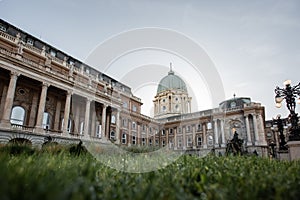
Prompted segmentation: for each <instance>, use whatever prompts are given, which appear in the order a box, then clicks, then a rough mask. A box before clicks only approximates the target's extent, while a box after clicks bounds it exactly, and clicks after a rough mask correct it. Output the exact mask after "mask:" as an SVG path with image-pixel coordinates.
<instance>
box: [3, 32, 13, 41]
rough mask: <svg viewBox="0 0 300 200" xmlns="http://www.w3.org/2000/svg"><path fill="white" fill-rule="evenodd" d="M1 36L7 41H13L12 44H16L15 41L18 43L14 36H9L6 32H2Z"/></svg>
mask: <svg viewBox="0 0 300 200" xmlns="http://www.w3.org/2000/svg"><path fill="white" fill-rule="evenodd" d="M0 36H1V37H3V38H5V39H7V40H10V41H12V42H15V41H16V38H15V37H13V36H11V35H9V34H7V33H4V32H2V31H0Z"/></svg>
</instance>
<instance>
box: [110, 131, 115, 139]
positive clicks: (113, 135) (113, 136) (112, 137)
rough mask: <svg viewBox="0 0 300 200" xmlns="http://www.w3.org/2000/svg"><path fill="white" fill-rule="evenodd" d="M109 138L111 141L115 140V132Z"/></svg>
mask: <svg viewBox="0 0 300 200" xmlns="http://www.w3.org/2000/svg"><path fill="white" fill-rule="evenodd" d="M109 138H110V139H111V140H115V132H114V131H112V132H110V135H109Z"/></svg>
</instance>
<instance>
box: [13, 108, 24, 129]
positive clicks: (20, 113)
mask: <svg viewBox="0 0 300 200" xmlns="http://www.w3.org/2000/svg"><path fill="white" fill-rule="evenodd" d="M24 119H25V109H24V108H22V107H21V106H15V107H14V108H13V109H12V111H11V117H10V123H12V124H18V125H24Z"/></svg>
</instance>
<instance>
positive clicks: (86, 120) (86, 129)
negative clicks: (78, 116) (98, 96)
mask: <svg viewBox="0 0 300 200" xmlns="http://www.w3.org/2000/svg"><path fill="white" fill-rule="evenodd" d="M90 109H91V100H90V99H86V104H85V117H84V136H85V137H88V135H89V130H90Z"/></svg>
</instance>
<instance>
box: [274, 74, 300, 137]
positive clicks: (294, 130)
mask: <svg viewBox="0 0 300 200" xmlns="http://www.w3.org/2000/svg"><path fill="white" fill-rule="evenodd" d="M284 85H285V88H279V87H278V86H277V87H276V88H275V94H276V96H275V102H276V107H277V108H280V107H281V102H282V101H283V100H284V99H285V101H286V106H287V108H288V109H289V111H290V114H289V117H288V119H289V121H290V123H291V128H290V131H289V141H300V127H299V126H298V121H299V119H298V114H297V113H296V112H295V108H296V98H297V97H298V98H299V97H300V83H298V85H295V86H291V80H287V81H285V82H284ZM299 100H300V98H299V99H298V101H299Z"/></svg>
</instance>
